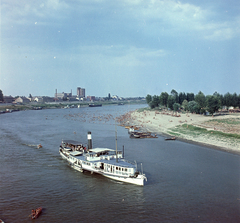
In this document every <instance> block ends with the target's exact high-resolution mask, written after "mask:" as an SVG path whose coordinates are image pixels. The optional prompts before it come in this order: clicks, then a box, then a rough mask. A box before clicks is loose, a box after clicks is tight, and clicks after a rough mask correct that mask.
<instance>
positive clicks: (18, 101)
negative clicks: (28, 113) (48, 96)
mask: <svg viewBox="0 0 240 223" xmlns="http://www.w3.org/2000/svg"><path fill="white" fill-rule="evenodd" d="M29 102H30V100H29V99H28V98H26V97H18V98H17V99H15V101H14V102H13V103H29Z"/></svg>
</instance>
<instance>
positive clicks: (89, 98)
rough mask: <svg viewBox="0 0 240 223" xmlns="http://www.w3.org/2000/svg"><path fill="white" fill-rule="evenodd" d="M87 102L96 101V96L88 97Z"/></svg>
mask: <svg viewBox="0 0 240 223" xmlns="http://www.w3.org/2000/svg"><path fill="white" fill-rule="evenodd" d="M87 100H89V101H95V96H87Z"/></svg>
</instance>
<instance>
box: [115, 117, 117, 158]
mask: <svg viewBox="0 0 240 223" xmlns="http://www.w3.org/2000/svg"><path fill="white" fill-rule="evenodd" d="M115 135H116V162H117V163H118V155H117V125H116V120H115Z"/></svg>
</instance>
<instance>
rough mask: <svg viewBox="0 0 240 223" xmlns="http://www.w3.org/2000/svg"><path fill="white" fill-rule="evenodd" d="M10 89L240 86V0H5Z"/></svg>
mask: <svg viewBox="0 0 240 223" xmlns="http://www.w3.org/2000/svg"><path fill="white" fill-rule="evenodd" d="M0 6H1V21H0V25H1V52H0V53H1V54H0V55H1V59H0V62H1V64H0V65H1V70H0V89H1V90H2V92H3V94H4V95H12V96H18V95H19V96H28V95H29V94H31V95H32V96H51V97H53V96H54V93H55V90H56V89H57V91H58V92H59V93H60V92H66V93H69V92H71V90H72V92H73V94H74V95H76V94H77V87H81V88H85V90H86V95H90V96H97V97H107V96H108V94H109V93H110V94H111V95H118V96H119V97H138V96H141V97H145V96H146V95H147V94H150V95H160V94H161V92H168V93H170V92H171V90H172V89H174V90H176V91H177V92H185V93H194V94H197V93H198V92H199V91H202V92H203V93H204V94H205V95H209V94H210V95H211V94H213V93H214V92H216V91H217V92H218V93H220V94H225V93H227V92H230V93H234V92H236V93H237V94H240V1H239V0H211V1H209V0H183V1H175V0H21V1H19V0H1V3H0Z"/></svg>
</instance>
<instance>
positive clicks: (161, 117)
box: [118, 110, 240, 155]
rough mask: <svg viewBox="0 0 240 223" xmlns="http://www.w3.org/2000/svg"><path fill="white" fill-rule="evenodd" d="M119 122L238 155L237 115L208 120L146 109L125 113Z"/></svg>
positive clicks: (238, 129) (239, 119)
mask: <svg viewBox="0 0 240 223" xmlns="http://www.w3.org/2000/svg"><path fill="white" fill-rule="evenodd" d="M118 122H119V123H120V124H121V125H123V126H136V127H139V131H141V132H151V133H153V134H157V135H159V136H163V137H173V136H175V137H176V138H177V140H179V141H182V142H187V143H191V144H195V145H201V146H204V147H208V148H211V149H215V150H219V151H223V152H228V153H232V154H235V155H240V135H239V132H240V114H227V115H221V116H215V117H212V116H210V117H209V116H203V115H196V114H191V113H186V114H182V113H177V114H174V113H172V112H171V113H170V112H167V111H162V112H158V111H152V110H145V111H141V112H138V111H131V112H128V113H126V114H125V115H123V116H120V117H119V118H118ZM229 123H230V124H229ZM231 123H234V124H231ZM188 127H189V129H188ZM192 128H195V129H196V130H192ZM202 130H203V133H202V132H201V131H202ZM229 135H230V136H229ZM232 135H233V136H232ZM234 136H236V137H234Z"/></svg>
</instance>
